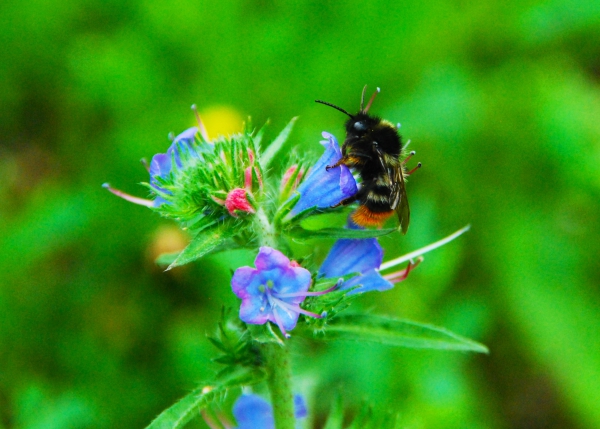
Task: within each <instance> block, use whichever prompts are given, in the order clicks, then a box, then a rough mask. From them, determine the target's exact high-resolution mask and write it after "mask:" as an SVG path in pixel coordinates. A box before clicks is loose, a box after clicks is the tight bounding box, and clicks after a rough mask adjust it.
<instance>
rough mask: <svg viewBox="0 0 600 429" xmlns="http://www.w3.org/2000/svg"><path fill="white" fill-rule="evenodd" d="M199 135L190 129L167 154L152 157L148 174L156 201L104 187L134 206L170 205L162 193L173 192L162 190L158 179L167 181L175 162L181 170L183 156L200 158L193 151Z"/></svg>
mask: <svg viewBox="0 0 600 429" xmlns="http://www.w3.org/2000/svg"><path fill="white" fill-rule="evenodd" d="M197 133H198V128H197V127H192V128H188V129H187V130H185V131H184V132H182V133H181V134H179V135H178V136H177V137H175V138H174V139H173V143H171V146H169V149H167V153H157V154H156V155H154V156H153V157H152V161H150V165H149V166H147V168H148V173H149V174H150V186H151V187H152V188H153V189H154V190H155V191H156V192H155V193H156V194H157V195H156V197H155V198H154V200H147V199H145V198H139V197H135V196H133V195H129V194H127V193H125V192H123V191H120V190H118V189H115V188H113V187H112V186H110V185H109V184H108V183H104V184H103V185H102V187H104V188H106V189H108V190H109V191H110V192H112V193H113V194H115V195H116V196H118V197H121V198H123V199H124V200H127V201H129V202H132V203H134V204H139V205H142V206H146V207H154V208H156V207H159V206H160V205H161V204H164V203H168V201H166V200H165V199H164V198H163V197H161V196H160V193H163V194H167V195H171V191H169V190H167V189H165V188H162V187H161V186H160V184H159V181H158V178H161V179H166V178H167V177H168V176H169V174H170V173H171V170H172V169H173V160H174V161H175V165H176V166H177V168H181V167H182V164H181V155H182V154H183V153H187V154H188V155H189V156H192V157H195V158H198V157H199V156H200V153H201V152H199V151H198V149H193V146H192V143H193V142H194V140H195V136H196V134H197Z"/></svg>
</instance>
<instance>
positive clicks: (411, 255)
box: [379, 225, 471, 271]
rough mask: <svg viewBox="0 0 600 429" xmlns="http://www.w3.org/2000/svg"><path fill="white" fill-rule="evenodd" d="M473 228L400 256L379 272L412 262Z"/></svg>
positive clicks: (384, 265) (383, 266)
mask: <svg viewBox="0 0 600 429" xmlns="http://www.w3.org/2000/svg"><path fill="white" fill-rule="evenodd" d="M470 228H471V225H467V226H465V227H464V228H461V229H459V230H458V231H456V232H455V233H454V234H450V235H449V236H448V237H445V238H442V239H441V240H438V241H436V242H435V243H431V244H429V245H427V246H425V247H421V248H420V249H417V250H415V251H413V252H410V253H407V254H406V255H403V256H400V257H398V258H396V259H392V260H391V261H387V262H385V263H383V264H381V266H380V267H379V271H383V270H387V269H388V268H392V267H395V266H396V265H400V264H402V263H404V262H406V261H410V260H411V259H414V258H416V257H417V256H421V255H424V254H425V253H427V252H431V251H432V250H434V249H437V248H438V247H442V246H443V245H444V244H446V243H449V242H451V241H452V240H454V239H455V238H457V237H459V236H460V235H462V234H464V233H465V232H467V231H468V230H469V229H470Z"/></svg>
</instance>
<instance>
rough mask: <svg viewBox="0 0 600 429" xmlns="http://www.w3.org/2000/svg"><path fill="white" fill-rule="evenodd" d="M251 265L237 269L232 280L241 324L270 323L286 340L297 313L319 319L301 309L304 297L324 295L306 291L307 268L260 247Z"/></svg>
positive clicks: (308, 278) (276, 251)
mask: <svg viewBox="0 0 600 429" xmlns="http://www.w3.org/2000/svg"><path fill="white" fill-rule="evenodd" d="M254 264H255V266H256V268H251V267H241V268H238V269H237V270H236V271H235V273H234V274H233V278H232V279H231V288H232V289H233V292H234V293H235V294H236V295H237V297H238V298H241V300H242V304H241V306H240V319H242V321H244V322H246V323H250V324H254V325H262V324H265V323H267V322H268V321H270V322H273V323H275V324H277V326H278V327H279V329H280V330H281V333H282V334H283V335H284V336H286V337H289V335H288V333H287V331H290V330H292V329H294V328H295V327H296V323H297V322H298V317H299V315H300V313H302V314H306V315H308V316H312V317H317V318H320V317H321V316H320V315H318V314H314V313H311V312H309V311H306V310H304V309H302V308H300V303H302V301H304V299H305V298H306V297H307V296H311V295H316V294H322V293H323V292H308V289H309V287H310V285H311V282H312V280H311V275H310V272H309V271H308V270H307V269H305V268H302V267H300V266H299V265H298V263H297V262H291V261H290V260H289V259H288V258H287V257H286V256H285V255H284V254H283V253H281V252H280V251H278V250H276V249H273V248H271V247H261V248H260V251H259V252H258V255H257V256H256V259H255V261H254Z"/></svg>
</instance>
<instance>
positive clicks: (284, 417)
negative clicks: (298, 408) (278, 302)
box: [255, 207, 295, 429]
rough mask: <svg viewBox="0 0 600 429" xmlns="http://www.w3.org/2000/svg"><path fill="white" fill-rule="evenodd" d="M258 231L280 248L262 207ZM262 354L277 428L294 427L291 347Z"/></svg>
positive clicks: (265, 242)
mask: <svg viewBox="0 0 600 429" xmlns="http://www.w3.org/2000/svg"><path fill="white" fill-rule="evenodd" d="M255 222H256V232H257V233H258V235H259V242H260V245H261V246H269V247H272V248H274V249H277V248H278V247H279V246H278V244H279V243H278V240H277V234H276V233H275V228H274V227H273V224H272V223H271V221H270V219H269V218H268V216H267V214H266V213H265V211H264V209H263V208H262V207H261V208H259V209H258V210H257V211H256V214H255ZM261 347H262V353H263V357H264V358H265V368H266V370H267V385H268V387H269V391H270V392H271V404H272V405H273V416H274V417H275V428H276V429H294V427H295V418H294V397H293V395H292V370H291V368H290V356H289V349H288V347H287V346H286V345H285V344H284V345H281V344H276V343H265V344H262V346H261Z"/></svg>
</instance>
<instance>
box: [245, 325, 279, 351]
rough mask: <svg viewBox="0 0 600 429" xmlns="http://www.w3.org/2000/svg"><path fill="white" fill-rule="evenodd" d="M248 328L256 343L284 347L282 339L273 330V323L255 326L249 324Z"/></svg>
mask: <svg viewBox="0 0 600 429" xmlns="http://www.w3.org/2000/svg"><path fill="white" fill-rule="evenodd" d="M247 326H248V331H249V332H250V334H251V335H252V339H253V340H254V341H258V342H259V343H275V344H279V345H281V346H283V345H284V344H283V340H282V339H281V337H279V335H277V333H276V332H275V331H274V330H273V324H272V323H269V322H267V323H265V324H263V325H253V324H251V323H248V325H247Z"/></svg>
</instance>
